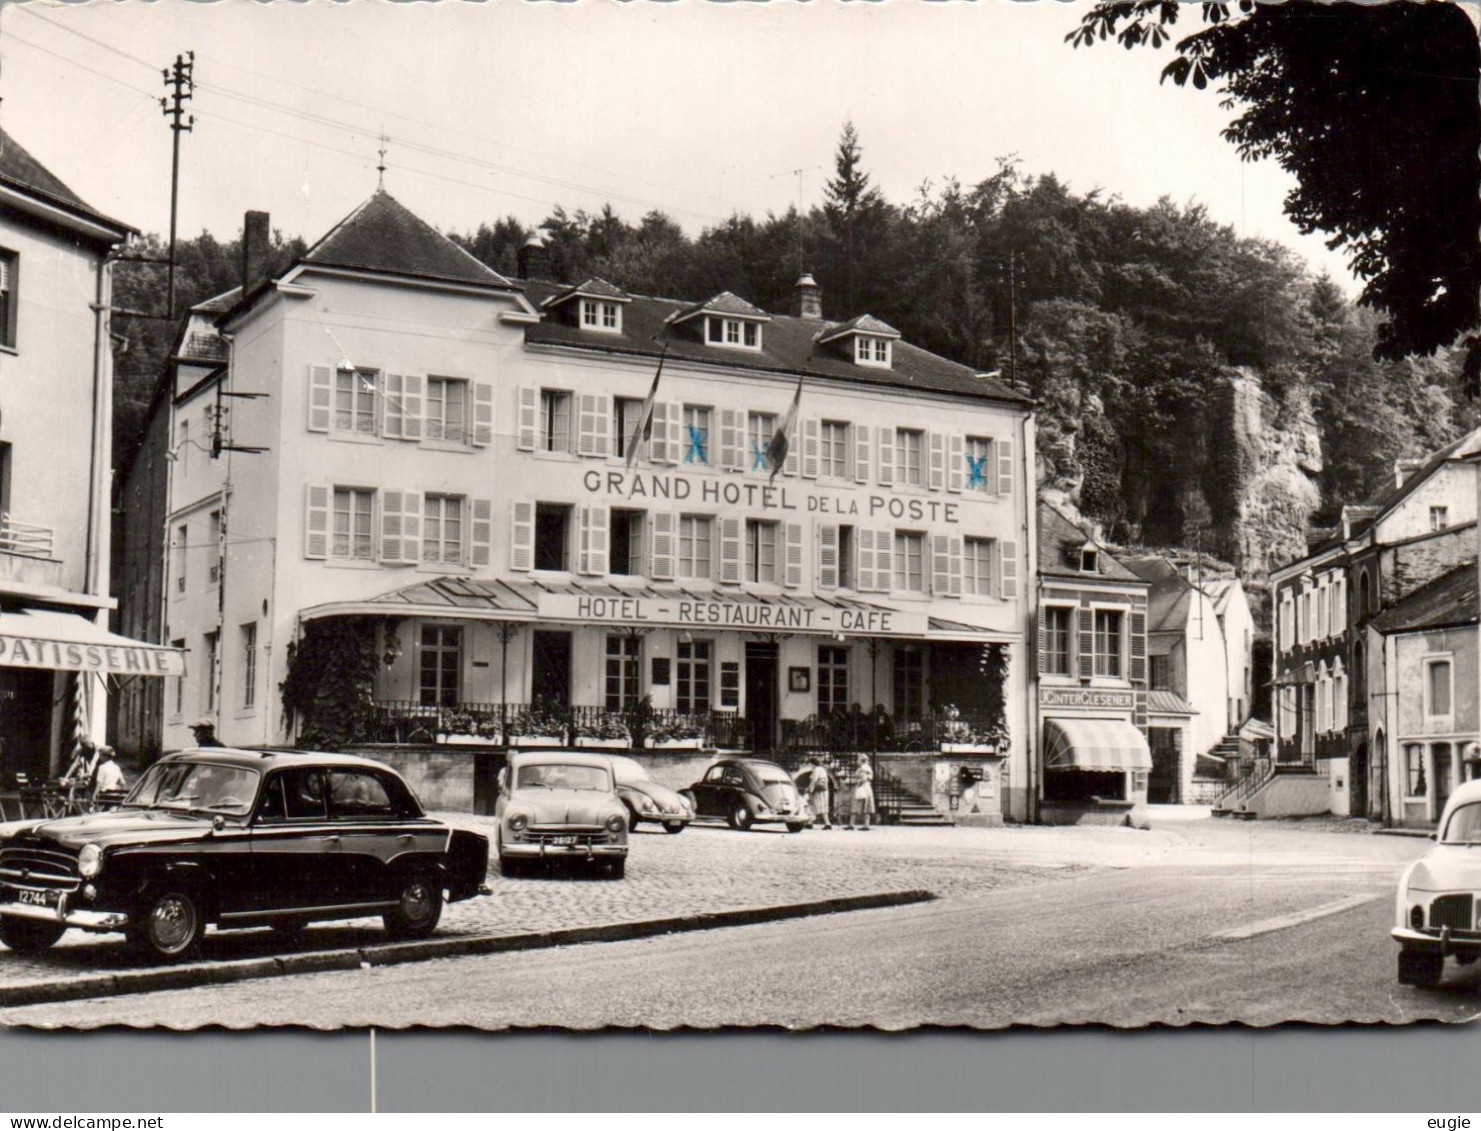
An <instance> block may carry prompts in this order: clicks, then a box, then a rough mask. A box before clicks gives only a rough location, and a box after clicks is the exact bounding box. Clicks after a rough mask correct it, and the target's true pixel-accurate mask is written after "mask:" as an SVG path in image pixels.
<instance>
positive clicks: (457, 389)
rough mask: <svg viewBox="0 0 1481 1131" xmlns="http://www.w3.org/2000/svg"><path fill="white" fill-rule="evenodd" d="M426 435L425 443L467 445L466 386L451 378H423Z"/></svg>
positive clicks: (465, 383)
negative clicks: (424, 380) (444, 442)
mask: <svg viewBox="0 0 1481 1131" xmlns="http://www.w3.org/2000/svg"><path fill="white" fill-rule="evenodd" d="M425 411H426V431H425V433H424V435H425V436H426V437H427V439H429V440H449V441H451V442H452V443H455V444H463V443H467V441H468V382H467V381H461V380H458V379H456V378H453V377H428V378H427V403H426V409H425Z"/></svg>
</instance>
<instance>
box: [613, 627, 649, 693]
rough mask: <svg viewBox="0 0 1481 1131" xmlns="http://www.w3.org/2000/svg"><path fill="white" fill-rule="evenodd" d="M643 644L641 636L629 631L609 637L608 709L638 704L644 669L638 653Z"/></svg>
mask: <svg viewBox="0 0 1481 1131" xmlns="http://www.w3.org/2000/svg"><path fill="white" fill-rule="evenodd" d="M642 644H643V641H642V639H641V638H640V637H637V636H629V635H628V634H627V633H620V634H619V633H613V634H612V635H610V636H608V637H607V663H606V671H605V676H606V679H605V682H606V696H605V698H606V701H607V710H609V711H622V710H625V709H627V708H629V707H634V706H636V705H637V702H638V690H639V675H640V672H641V671H642V665H641V664H640V663H639V662H638V661H639V657H638V653H639V651H640V650H641V648H642Z"/></svg>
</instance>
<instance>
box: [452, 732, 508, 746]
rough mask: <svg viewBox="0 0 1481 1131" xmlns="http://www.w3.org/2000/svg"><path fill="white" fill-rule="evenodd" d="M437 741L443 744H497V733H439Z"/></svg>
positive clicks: (498, 743)
mask: <svg viewBox="0 0 1481 1131" xmlns="http://www.w3.org/2000/svg"><path fill="white" fill-rule="evenodd" d="M437 741H438V743H439V744H441V745H443V746H499V745H501V743H500V741H499V736H498V735H497V734H492V735H490V734H439V735H438V736H437Z"/></svg>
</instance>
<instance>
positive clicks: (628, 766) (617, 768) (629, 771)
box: [612, 756, 648, 785]
mask: <svg viewBox="0 0 1481 1131" xmlns="http://www.w3.org/2000/svg"><path fill="white" fill-rule="evenodd" d="M612 776H613V777H615V778H616V779H617V784H618V785H636V784H637V783H638V782H643V781H647V780H648V772H647V771H646V770H644V769H643V767H642V766H640V765H638V764H637V763H636V762H634V761H633V760H632V759H631V758H620V757H615V756H614V757H613V759H612Z"/></svg>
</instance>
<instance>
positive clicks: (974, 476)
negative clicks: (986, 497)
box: [967, 454, 987, 491]
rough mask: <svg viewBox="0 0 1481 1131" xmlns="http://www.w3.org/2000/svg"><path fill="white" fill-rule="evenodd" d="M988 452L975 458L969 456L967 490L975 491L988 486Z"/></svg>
mask: <svg viewBox="0 0 1481 1131" xmlns="http://www.w3.org/2000/svg"><path fill="white" fill-rule="evenodd" d="M986 468H987V456H986V454H983V455H980V456H978V457H977V458H976V459H973V458H972V457H971V456H970V455H968V456H967V490H969V491H973V490H978V489H980V488H983V487H986V486H987V471H986Z"/></svg>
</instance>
